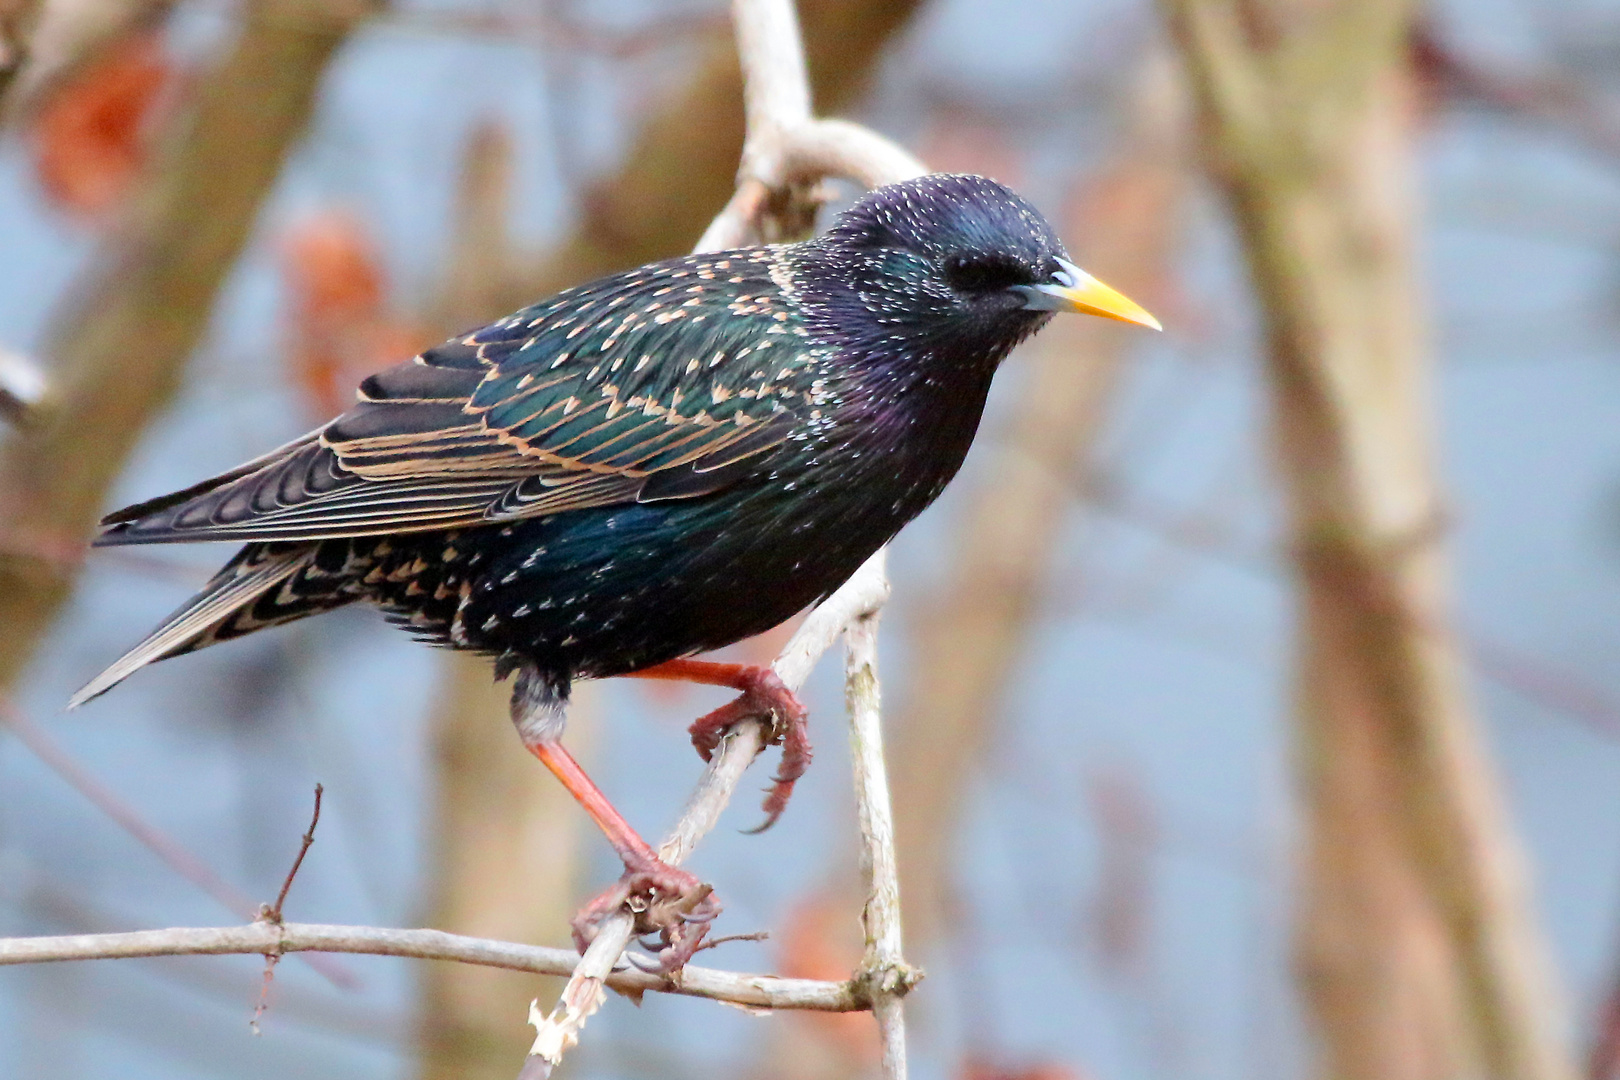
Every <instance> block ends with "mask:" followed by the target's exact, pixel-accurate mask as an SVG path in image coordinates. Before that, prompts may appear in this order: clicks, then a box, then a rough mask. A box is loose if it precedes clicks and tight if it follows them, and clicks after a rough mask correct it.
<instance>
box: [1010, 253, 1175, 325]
mask: <svg viewBox="0 0 1620 1080" xmlns="http://www.w3.org/2000/svg"><path fill="white" fill-rule="evenodd" d="M1058 264H1059V265H1060V266H1062V267H1063V269H1062V270H1060V271H1058V273H1057V274H1056V275H1054V276H1053V279H1052V281H1050V282H1048V283H1047V284H1044V285H1024V286H1021V287H1020V288H1019V290H1018V291H1019V292H1021V293H1023V294H1024V303H1025V306H1026V307H1030V308H1034V309H1036V310H1038V311H1077V312H1079V313H1080V314H1082V315H1101V316H1102V317H1103V318H1105V319H1118V320H1119V321H1120V322H1128V323H1136V324H1137V325H1138V326H1147V327H1151V328H1152V329H1154V330H1163V329H1164V327H1163V326H1161V325H1159V320H1158V319H1155V318H1154V317H1153V316H1152V315H1149V314H1148V313H1147V310H1146V309H1145V308H1143V307H1142V306H1141V305H1140V304H1138V303H1136V302H1135V301H1134V300H1131V299H1130V298H1129V297H1127V296H1126V295H1125V294H1124V293H1121V292H1119V291H1118V290H1116V289H1111V288H1109V287H1108V286H1107V285H1104V284H1103V283H1102V282H1100V281H1098V280H1097V279H1096V278H1094V277H1092V276H1091V275H1090V274H1088V273H1086V272H1085V271H1084V270H1082V269H1080V268H1079V267H1078V266H1076V265H1074V263H1072V262H1069V261H1068V260H1067V259H1059V260H1058Z"/></svg>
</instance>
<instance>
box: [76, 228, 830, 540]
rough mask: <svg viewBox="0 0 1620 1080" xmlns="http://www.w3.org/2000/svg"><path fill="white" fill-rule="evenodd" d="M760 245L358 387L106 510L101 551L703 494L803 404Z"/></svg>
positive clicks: (780, 303)
mask: <svg viewBox="0 0 1620 1080" xmlns="http://www.w3.org/2000/svg"><path fill="white" fill-rule="evenodd" d="M775 250H776V249H771V248H760V249H750V250H748V251H742V252H730V253H721V254H719V255H713V256H694V257H691V258H687V259H678V260H671V261H669V262H667V263H660V264H654V265H652V266H649V267H643V268H641V269H640V270H636V271H632V272H630V273H628V274H624V275H619V276H618V277H615V278H607V279H604V280H603V281H600V282H596V283H593V284H591V285H587V286H582V287H580V288H578V289H571V290H568V291H567V292H564V293H561V294H559V295H558V296H556V297H553V298H552V299H551V300H549V301H545V302H543V303H541V304H538V305H535V306H534V307H531V308H527V309H525V310H523V311H521V312H518V313H517V314H516V315H514V316H512V317H510V318H508V319H504V320H502V321H500V322H497V323H494V324H492V325H490V326H488V327H485V328H483V329H482V330H478V331H475V332H473V333H471V334H467V335H464V336H462V337H459V338H455V339H452V340H451V341H449V342H446V343H445V344H443V345H440V346H438V347H436V348H433V349H429V350H428V351H426V352H424V353H423V354H421V355H420V356H418V357H416V358H415V359H413V360H411V361H409V362H407V363H404V364H400V365H398V366H396V367H393V368H390V369H388V370H386V371H382V372H379V373H377V374H375V375H372V376H370V377H369V378H367V379H366V380H365V381H364V382H362V383H361V385H360V389H359V394H358V401H357V403H356V404H355V406H354V407H353V408H352V409H350V410H349V411H348V412H346V413H344V414H343V415H342V416H339V417H338V418H337V419H335V420H333V421H332V422H331V423H329V424H327V425H326V426H325V427H324V428H322V429H320V430H319V431H317V432H312V433H311V434H309V435H306V436H304V437H303V438H301V439H298V440H295V441H294V442H292V443H288V444H287V445H286V446H284V447H282V448H280V449H279V450H277V451H275V452H273V453H271V454H269V455H266V456H265V457H262V458H259V459H256V460H255V461H253V462H249V463H248V464H246V465H243V466H241V467H240V468H237V469H233V470H232V471H230V472H228V473H225V474H223V475H221V476H217V477H214V478H213V479H211V480H207V481H204V482H203V483H201V484H197V485H195V486H193V487H191V488H187V489H186V490H185V491H183V492H176V493H175V494H173V495H169V496H164V497H163V498H160V499H154V500H151V501H149V502H146V503H142V504H139V505H137V506H134V507H130V508H129V509H127V510H123V511H119V512H118V513H116V514H113V515H111V516H110V517H108V518H107V519H106V521H105V522H104V523H103V524H104V525H105V526H106V527H107V529H106V532H105V533H104V534H103V536H102V537H101V539H100V540H99V541H98V543H102V544H129V543H162V542H178V541H190V540H261V539H262V540H272V539H273V540H321V539H331V538H337V537H348V536H359V535H372V534H377V533H384V532H399V531H416V530H427V529H446V528H461V527H468V526H476V525H480V524H488V523H491V522H498V521H509V520H513V519H515V518H521V517H528V516H534V515H539V514H552V513H561V512H564V511H568V510H577V509H582V508H585V507H591V506H604V505H613V504H617V503H625V502H633V501H636V500H637V499H638V498H641V499H645V500H646V501H652V500H654V499H669V498H693V497H697V496H699V495H703V494H708V493H710V492H713V491H716V490H719V489H720V488H721V487H724V486H726V485H727V484H729V483H732V482H735V480H736V479H738V478H740V477H741V476H742V475H744V474H745V473H746V472H747V470H748V469H750V468H752V467H754V466H755V465H756V464H757V463H758V460H759V459H760V457H761V455H765V454H768V453H769V452H770V451H771V450H772V449H773V448H775V447H777V446H779V445H780V444H781V443H782V442H783V441H785V440H786V439H787V437H788V435H789V434H790V433H791V431H792V430H793V428H794V423H793V420H794V417H795V416H797V415H798V414H799V413H800V412H801V411H803V409H804V407H805V405H804V400H803V398H802V397H800V396H798V395H797V394H796V392H794V391H793V390H792V389H791V388H792V387H793V386H795V385H796V383H795V380H794V379H792V378H790V377H788V376H789V375H790V374H791V371H792V369H793V367H794V365H804V364H810V363H812V362H814V361H816V360H818V359H820V358H821V357H820V355H819V354H818V353H817V351H816V350H815V349H813V348H811V347H810V346H809V344H808V342H807V340H806V338H805V332H804V330H803V328H802V326H801V325H800V324H799V322H798V321H797V311H796V309H795V308H794V307H793V306H792V304H791V303H790V301H789V300H788V299H787V298H786V297H785V296H784V295H783V293H782V291H781V289H780V288H779V286H778V285H777V284H776V282H775V280H774V279H773V278H772V276H771V268H772V260H773V258H774V257H775V255H774V252H775ZM722 279H723V280H724V282H725V285H724V287H720V286H719V285H717V284H715V283H716V282H718V281H720V280H722ZM789 346H791V347H789ZM767 348H771V351H770V352H769V354H768V358H769V361H770V362H769V363H766V362H765V360H766V358H767V355H766V350H767Z"/></svg>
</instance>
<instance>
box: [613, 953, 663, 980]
mask: <svg viewBox="0 0 1620 1080" xmlns="http://www.w3.org/2000/svg"><path fill="white" fill-rule="evenodd" d="M659 955H660V956H662V953H660V954H659ZM624 958H625V959H626V960H628V961H630V965H631V966H632V967H634V968H635V969H636V970H637V971H640V972H641V973H642V974H644V975H667V974H669V972H668V971H667V970H666V969H665V968H664V962H663V960H661V959H659V958H657V957H651V958H648V959H643V958H642V956H641V954H640V953H633V952H627V953H625V954H624Z"/></svg>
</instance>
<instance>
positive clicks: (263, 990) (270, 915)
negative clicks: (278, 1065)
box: [248, 784, 325, 1035]
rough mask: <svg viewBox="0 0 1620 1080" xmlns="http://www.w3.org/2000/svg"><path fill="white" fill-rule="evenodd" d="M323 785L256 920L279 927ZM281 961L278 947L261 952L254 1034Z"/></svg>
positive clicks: (310, 840)
mask: <svg viewBox="0 0 1620 1080" xmlns="http://www.w3.org/2000/svg"><path fill="white" fill-rule="evenodd" d="M324 790H325V789H324V788H322V787H321V785H319V784H316V785H315V812H314V813H312V814H311V815H310V817H309V828H308V829H307V830H306V831H305V832H304V835H303V837H302V838H301V841H300V843H299V845H298V854H297V855H296V856H294V858H293V864H292V866H291V867H290V868H289V869H288V870H287V876H286V877H285V878H283V879H282V882H281V891H280V892H279V893H277V894H276V902H275V903H273V904H263V905H261V906H260V907H259V917H258V919H257V920H256V921H257V922H261V923H265V924H266V925H269V926H274V927H276V928H277V929H279V928H280V927H281V925H282V922H281V909H282V907H283V906H284V905H285V904H286V903H287V894H288V893H289V892H291V891H292V883H293V878H295V877H297V876H298V868H299V867H301V866H303V865H304V856H305V855H308V854H309V849H310V846H311V845H313V844H314V843H315V826H317V825H319V824H320V823H321V794H322V792H323V791H324ZM280 962H281V950H280V949H275V950H271V951H267V952H266V953H265V954H264V979H263V981H262V982H261V983H260V985H259V1003H258V1004H257V1005H255V1006H254V1007H253V1019H252V1020H250V1021H248V1027H250V1028H252V1029H253V1034H255V1035H257V1034H259V1020H260V1019H261V1018H262V1017H263V1016H264V1011H265V1010H266V1009H268V1008H269V1007H270V984H271V982H273V981H274V980H275V977H276V965H277V964H279V963H280Z"/></svg>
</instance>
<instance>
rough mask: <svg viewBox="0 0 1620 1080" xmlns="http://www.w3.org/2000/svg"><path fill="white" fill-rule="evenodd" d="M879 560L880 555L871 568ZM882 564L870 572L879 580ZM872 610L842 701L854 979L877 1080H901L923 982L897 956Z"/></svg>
mask: <svg viewBox="0 0 1620 1080" xmlns="http://www.w3.org/2000/svg"><path fill="white" fill-rule="evenodd" d="M882 559H883V554H882V553H881V552H880V553H879V554H878V555H877V556H876V557H875V560H876V561H880V560H882ZM881 571H882V566H881V562H880V564H879V566H878V568H877V572H878V573H881ZM877 629H878V609H877V607H875V606H874V607H873V608H872V609H871V610H870V611H868V612H865V613H863V614H861V615H859V616H857V617H856V618H855V619H853V620H851V621H850V623H849V628H848V629H847V630H846V631H845V632H844V647H845V649H846V660H845V681H844V694H845V698H846V700H847V702H848V707H849V741H850V751H851V753H850V757H851V759H852V761H853V765H854V771H855V801H856V809H857V817H858V820H859V822H860V830H861V874H862V876H863V877H864V878H865V881H866V903H865V904H864V905H863V906H862V908H861V925H862V928H863V929H864V931H865V935H866V952H865V955H864V956H863V957H862V958H861V967H860V972H859V978H860V980H861V982H862V983H863V984H864V985H865V987H866V992H867V996H868V997H869V998H870V999H871V1002H872V1013H873V1015H874V1016H875V1017H876V1018H877V1023H878V1034H879V1037H880V1039H881V1042H882V1047H883V1050H882V1068H883V1077H884V1080H905V1077H906V1021H905V1013H904V1012H903V1010H902V1007H901V998H903V997H905V995H906V994H907V993H909V992H910V990H911V988H912V987H913V986H915V985H916V984H917V981H918V980H919V979H921V978H922V972H921V971H920V970H919V969H917V968H913V967H911V966H910V965H909V964H907V963H906V961H905V959H904V957H903V956H902V955H901V950H900V870H899V860H898V859H897V857H896V855H895V845H894V811H893V809H892V808H891V807H890V805H889V776H888V769H887V768H886V766H885V765H884V762H883V724H882V719H881V718H882V711H881V706H882V694H881V692H880V691H879V688H878V677H877Z"/></svg>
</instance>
